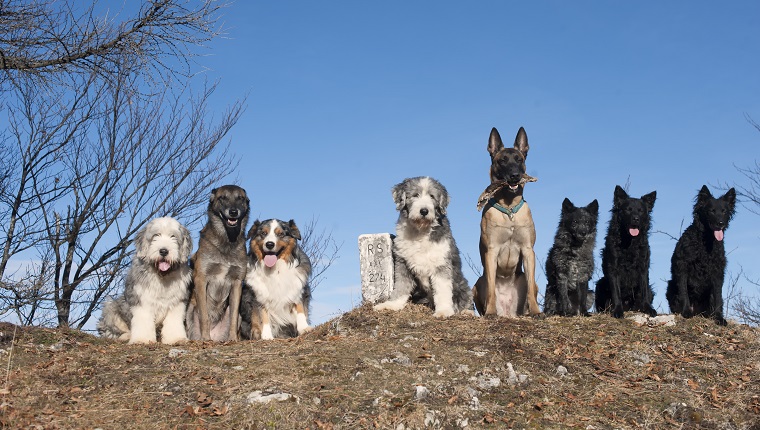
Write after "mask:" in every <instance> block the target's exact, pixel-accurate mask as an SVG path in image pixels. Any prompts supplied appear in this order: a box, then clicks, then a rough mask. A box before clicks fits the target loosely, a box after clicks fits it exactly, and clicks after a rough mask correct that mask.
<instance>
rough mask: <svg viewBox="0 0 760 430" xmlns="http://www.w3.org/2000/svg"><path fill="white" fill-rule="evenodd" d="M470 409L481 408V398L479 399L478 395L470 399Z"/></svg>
mask: <svg viewBox="0 0 760 430" xmlns="http://www.w3.org/2000/svg"><path fill="white" fill-rule="evenodd" d="M470 409H472V410H473V411H477V410H478V409H480V399H478V398H477V397H473V398H472V399H470Z"/></svg>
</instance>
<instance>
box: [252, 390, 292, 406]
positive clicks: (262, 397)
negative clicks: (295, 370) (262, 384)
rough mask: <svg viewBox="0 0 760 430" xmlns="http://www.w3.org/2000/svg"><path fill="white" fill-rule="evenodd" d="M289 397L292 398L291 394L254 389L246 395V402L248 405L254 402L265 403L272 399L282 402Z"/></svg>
mask: <svg viewBox="0 0 760 430" xmlns="http://www.w3.org/2000/svg"><path fill="white" fill-rule="evenodd" d="M291 398H293V396H292V395H291V394H288V393H271V392H264V391H260V390H256V391H254V392H252V393H250V394H249V395H248V404H249V405H252V404H255V403H262V404H267V403H269V402H271V401H272V400H277V401H279V402H282V401H285V400H290V399H291Z"/></svg>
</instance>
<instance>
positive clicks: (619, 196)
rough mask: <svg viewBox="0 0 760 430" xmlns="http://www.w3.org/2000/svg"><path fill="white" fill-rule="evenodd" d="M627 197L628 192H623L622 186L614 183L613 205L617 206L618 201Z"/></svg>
mask: <svg viewBox="0 0 760 430" xmlns="http://www.w3.org/2000/svg"><path fill="white" fill-rule="evenodd" d="M627 198H628V193H626V192H625V190H624V189H623V187H621V186H620V185H615V206H617V203H618V202H620V201H621V200H624V199H627Z"/></svg>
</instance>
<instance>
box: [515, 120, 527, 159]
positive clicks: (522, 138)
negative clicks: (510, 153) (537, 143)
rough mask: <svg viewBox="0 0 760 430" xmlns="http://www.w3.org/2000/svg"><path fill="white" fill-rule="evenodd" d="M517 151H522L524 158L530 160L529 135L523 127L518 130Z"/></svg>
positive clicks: (516, 137)
mask: <svg viewBox="0 0 760 430" xmlns="http://www.w3.org/2000/svg"><path fill="white" fill-rule="evenodd" d="M515 149H516V150H518V151H520V152H521V153H522V155H523V157H525V158H528V150H529V149H530V145H528V133H526V132H525V129H524V128H522V127H520V129H519V130H517V136H515Z"/></svg>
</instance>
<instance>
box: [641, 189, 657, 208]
mask: <svg viewBox="0 0 760 430" xmlns="http://www.w3.org/2000/svg"><path fill="white" fill-rule="evenodd" d="M656 199H657V191H652V192H651V193H649V194H644V195H643V196H641V200H644V204H646V205H647V209H648V210H649V212H651V211H652V209H653V208H654V201H655V200H656Z"/></svg>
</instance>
